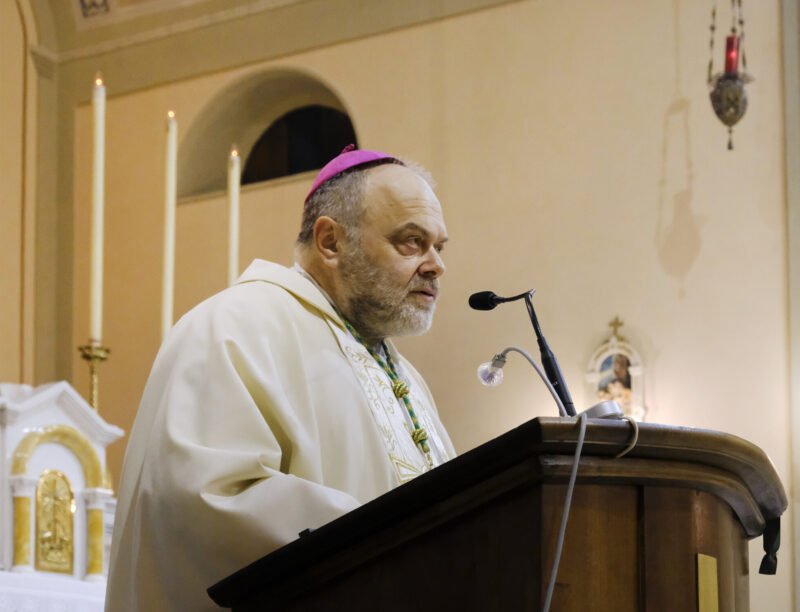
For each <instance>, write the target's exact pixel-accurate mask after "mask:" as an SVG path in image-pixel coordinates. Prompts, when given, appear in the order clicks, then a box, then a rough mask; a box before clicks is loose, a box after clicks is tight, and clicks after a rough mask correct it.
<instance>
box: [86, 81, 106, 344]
mask: <svg viewBox="0 0 800 612" xmlns="http://www.w3.org/2000/svg"><path fill="white" fill-rule="evenodd" d="M92 111H93V115H94V159H93V164H92V230H91V231H92V239H91V244H92V251H91V252H92V255H91V271H90V277H89V342H90V343H92V344H95V343H96V344H100V343H101V341H102V337H103V207H104V203H103V199H104V185H105V157H106V153H105V142H106V88H105V86H104V85H103V79H102V77H101V76H100V75H99V74H98V75H97V77H96V78H95V81H94V91H93V92H92Z"/></svg>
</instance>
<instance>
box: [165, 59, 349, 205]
mask: <svg viewBox="0 0 800 612" xmlns="http://www.w3.org/2000/svg"><path fill="white" fill-rule="evenodd" d="M311 105H320V106H327V107H330V108H333V109H335V110H338V111H341V112H343V113H346V114H349V113H347V110H346V109H345V106H344V104H343V103H342V101H341V100H340V99H339V97H338V96H337V95H336V93H335V92H334V91H333V90H332V89H330V87H328V86H327V85H325V84H324V83H322V82H321V81H319V80H318V79H316V78H314V77H312V76H310V75H308V74H305V73H302V72H298V71H295V70H270V71H267V72H258V73H255V74H251V75H248V76H246V77H244V78H242V79H240V80H238V81H236V82H235V83H232V84H231V85H229V86H228V87H227V88H226V89H225V90H223V91H221V92H220V93H219V94H217V95H216V96H215V97H214V98H213V99H212V100H211V101H210V102H209V103H208V104H207V106H206V107H205V109H203V111H202V112H201V113H200V115H199V116H198V117H197V119H195V121H194V122H193V123H192V124H191V125H190V126H189V129H188V131H187V133H186V136H185V137H184V139H183V140H182V141H181V143H180V155H179V156H178V157H179V159H178V197H181V198H186V197H192V196H197V195H200V194H204V193H210V192H214V191H221V190H224V189H225V187H226V184H227V163H226V162H227V159H228V155H229V153H230V147H231V145H233V144H236V145H237V146H238V148H239V152H240V155H241V156H242V157H243V158H244V159H246V158H247V157H248V155H249V154H250V150H251V149H252V147H253V145H254V144H255V143H256V141H257V140H258V138H259V137H260V136H261V134H262V133H263V132H264V130H265V129H267V127H269V126H270V125H271V124H272V123H273V122H274V121H275V120H276V119H278V118H279V117H281V116H283V115H285V114H286V113H288V112H289V111H291V110H294V109H296V108H300V107H303V106H311Z"/></svg>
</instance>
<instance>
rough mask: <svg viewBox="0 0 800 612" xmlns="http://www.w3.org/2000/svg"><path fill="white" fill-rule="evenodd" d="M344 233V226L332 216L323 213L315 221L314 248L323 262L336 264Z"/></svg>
mask: <svg viewBox="0 0 800 612" xmlns="http://www.w3.org/2000/svg"><path fill="white" fill-rule="evenodd" d="M343 235H344V232H343V230H342V226H341V225H339V224H338V223H337V222H336V221H334V220H333V219H331V218H330V217H326V216H324V215H323V216H321V217H319V218H318V219H317V220H316V221H315V222H314V233H313V237H314V248H315V249H316V251H317V252H318V253H319V255H320V257H321V258H322V261H323V262H325V263H328V264H332V265H336V263H337V262H338V259H339V249H340V246H341V245H340V241H341V239H342V237H343Z"/></svg>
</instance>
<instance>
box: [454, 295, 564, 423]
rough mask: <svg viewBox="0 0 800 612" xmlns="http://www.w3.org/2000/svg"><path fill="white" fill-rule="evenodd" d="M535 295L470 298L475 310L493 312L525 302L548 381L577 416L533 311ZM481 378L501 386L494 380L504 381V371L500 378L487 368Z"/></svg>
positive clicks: (561, 375)
mask: <svg viewBox="0 0 800 612" xmlns="http://www.w3.org/2000/svg"><path fill="white" fill-rule="evenodd" d="M534 293H536V289H531V290H530V291H526V292H525V293H520V294H519V295H515V296H513V297H507V298H504V297H500V296H499V295H497V294H495V293H494V292H493V291H479V292H478V293H473V294H472V295H471V296H469V305H470V307H471V308H473V309H475V310H493V309H494V308H496V307H497V305H498V304H503V303H505V302H513V301H515V300H519V299H524V300H525V306H526V307H527V309H528V316H529V317H530V320H531V324H532V325H533V331H534V333H535V334H536V341H537V343H538V344H539V352H540V353H541V356H542V367H544V371H545V374H546V375H547V380H548V381H549V382H550V384H551V385H552V386H553V389H554V390H555V392H556V394H557V395H558V397H559V399H560V400H561V403H562V404H563V407H564V410H565V411H566V413H567V414H568V415H569V416H575V405H574V404H573V403H572V397H570V394H569V390H568V389H567V383H566V382H565V381H564V375H563V374H562V373H561V368H560V367H559V365H558V360H557V359H556V356H555V354H554V353H553V351H552V350H550V347H549V346H548V344H547V340H545V337H544V334H543V333H542V328H541V326H540V325H539V319H538V318H537V317H536V311H535V310H534V309H533V301H532V299H531V298H532V297H533V294H534ZM492 366H495V364H492ZM479 376H480V377H481V379H482V380H483V378H484V377H488V378H491V379H492V381H493V382H492V383H489V384H499V381H498V382H494V380H496V379H497V378H498V377H499V380H502V370H501V372H500V373H499V376H498V373H497V372H495V367H491V369H489V368H488V367H487V368H486V371H484V372H482V374H479Z"/></svg>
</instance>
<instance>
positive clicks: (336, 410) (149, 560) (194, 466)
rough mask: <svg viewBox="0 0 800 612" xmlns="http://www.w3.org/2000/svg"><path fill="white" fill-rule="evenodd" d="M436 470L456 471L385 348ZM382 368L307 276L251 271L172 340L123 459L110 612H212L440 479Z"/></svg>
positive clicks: (438, 427)
mask: <svg viewBox="0 0 800 612" xmlns="http://www.w3.org/2000/svg"><path fill="white" fill-rule="evenodd" d="M387 347H388V350H389V351H390V353H391V356H392V358H393V360H394V363H395V364H396V365H397V368H398V374H399V376H400V377H401V378H402V379H403V380H404V381H405V382H406V383H407V384H408V386H409V389H410V400H411V404H412V406H413V408H414V411H415V413H416V415H417V417H418V419H419V422H420V426H421V427H423V428H424V429H425V430H426V432H427V433H428V438H429V445H430V456H431V463H432V464H433V465H434V466H435V465H439V464H440V463H442V462H444V461H446V460H447V459H450V458H452V457H454V456H455V451H454V450H453V447H452V444H451V443H450V440H449V438H448V436H447V432H446V431H445V429H444V427H443V426H442V424H441V422H440V421H439V418H438V415H437V412H436V408H435V405H434V403H433V399H432V397H431V395H430V392H429V391H428V388H427V386H426V385H425V382H424V381H423V380H422V377H421V376H420V375H419V374H418V373H417V372H416V371H415V370H414V368H413V367H412V366H411V364H409V363H408V362H407V361H405V360H404V359H403V358H402V357H401V356H400V355H398V354H397V353H396V351H395V349H394V347H393V346H391V344H390V343H388V342H387ZM412 429H413V426H412V424H411V420H410V418H409V416H408V411H407V410H406V408H405V405H404V404H403V403H402V402H401V401H398V400H397V399H396V398H395V397H394V394H393V392H392V387H391V383H390V381H389V379H388V377H387V375H386V373H385V372H384V371H383V370H382V368H381V367H380V365H379V364H378V363H377V362H376V361H375V360H374V359H373V358H372V357H371V356H370V354H369V353H368V352H367V351H366V349H364V347H363V346H361V345H360V344H359V343H358V342H357V341H356V340H355V339H354V338H353V337H352V336H351V335H350V334H349V333H348V332H347V331H346V329H345V328H344V326H343V323H342V321H341V319H340V318H339V317H338V315H337V314H336V312H335V311H334V309H333V308H332V307H331V305H330V304H329V303H328V302H327V300H326V299H325V297H324V296H323V295H322V293H321V292H320V290H319V289H318V288H317V287H315V286H314V284H313V283H312V282H311V281H309V280H308V279H306V278H304V277H303V276H301V275H300V274H298V273H297V272H296V271H292V270H289V269H287V268H284V267H282V266H278V265H276V264H272V263H269V262H264V261H255V262H253V264H251V266H250V267H249V268H248V269H247V270H246V271H245V273H244V274H243V275H242V277H241V278H240V280H239V282H238V283H237V284H236V285H234V286H233V287H230V288H229V289H226V290H225V291H222V292H221V293H219V294H217V295H215V296H213V297H212V298H210V299H208V300H206V301H205V302H203V303H202V304H200V305H198V306H197V307H196V308H194V309H193V310H192V311H190V312H189V313H188V314H186V315H185V316H184V317H183V318H181V320H180V321H179V322H178V323H177V324H176V325H175V327H174V328H173V329H172V331H171V332H170V333H169V334H168V336H167V338H166V339H165V341H164V343H163V345H162V347H161V349H160V351H159V354H158V356H157V358H156V361H155V363H154V365H153V369H152V372H151V374H150V378H149V380H148V382H147V385H146V387H145V391H144V394H143V396H142V401H141V404H140V407H139V412H138V413H137V416H136V422H135V423H134V426H133V430H132V432H131V437H130V441H129V443H128V448H127V452H126V456H125V466H124V469H123V475H122V480H121V482H120V487H119V488H120V490H119V496H118V505H117V512H116V521H115V526H114V536H113V541H112V551H111V564H110V572H109V583H108V595H107V601H106V609H107V610H110V611H114V612H118V611H124V610H215V609H217V608H216V606H215V604H214V603H213V602H212V601H211V600H210V599H209V598H208V595H207V593H206V589H207V588H208V587H209V586H211V585H212V584H214V583H215V582H217V581H219V580H221V579H222V578H224V577H225V576H227V575H229V574H231V573H232V572H234V571H236V570H238V569H240V568H241V567H243V566H245V565H247V564H248V563H251V562H252V561H255V560H256V559H258V558H260V557H262V556H263V555H265V554H267V553H269V552H271V551H272V550H274V549H276V548H278V547H280V546H282V545H284V544H287V543H288V542H290V541H292V540H294V539H296V538H297V535H298V533H299V532H300V531H302V530H304V529H306V528H309V527H311V528H316V527H320V526H321V525H323V524H325V523H327V522H330V521H331V520H333V519H335V518H337V517H338V516H341V515H342V514H344V513H346V512H348V511H350V510H352V509H354V508H356V507H358V506H359V505H360V504H363V503H364V502H367V501H369V500H371V499H373V498H375V497H377V496H378V495H381V494H383V493H385V492H387V491H389V490H390V489H392V488H394V487H396V486H398V485H399V484H401V483H403V482H405V481H407V480H410V479H411V478H413V477H415V476H417V475H418V474H420V473H422V472H423V471H426V470H427V469H430V468H429V464H428V459H427V458H426V456H425V455H424V454H423V453H422V452H421V451H420V449H419V448H418V447H417V445H416V444H414V442H413V440H412V439H411V431H412Z"/></svg>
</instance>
